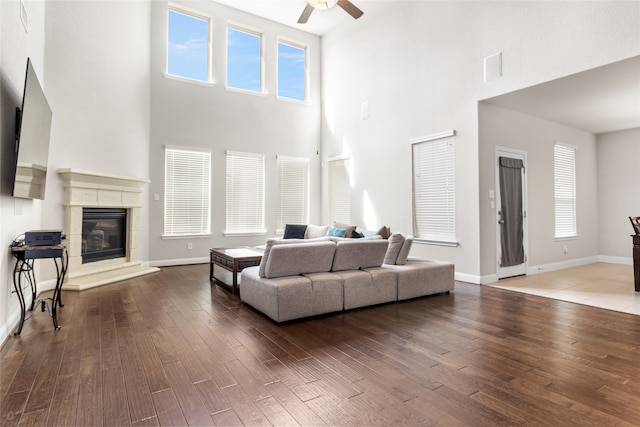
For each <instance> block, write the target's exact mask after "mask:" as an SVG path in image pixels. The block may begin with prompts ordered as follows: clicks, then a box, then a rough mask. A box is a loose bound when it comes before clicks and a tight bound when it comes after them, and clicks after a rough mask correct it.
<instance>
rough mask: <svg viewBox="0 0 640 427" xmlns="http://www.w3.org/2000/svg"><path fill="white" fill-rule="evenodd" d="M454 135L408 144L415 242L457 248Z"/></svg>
mask: <svg viewBox="0 0 640 427" xmlns="http://www.w3.org/2000/svg"><path fill="white" fill-rule="evenodd" d="M454 135H455V132H454V131H449V132H444V133H441V134H437V135H432V136H428V137H423V138H418V139H415V140H412V141H411V143H412V146H411V147H412V159H413V234H414V236H415V238H416V240H420V241H425V242H430V243H435V244H444V245H457V242H456V208H455V204H456V203H455V202H456V200H455V196H456V186H455V163H454V160H455V158H454V144H453V142H454V141H453V136H454Z"/></svg>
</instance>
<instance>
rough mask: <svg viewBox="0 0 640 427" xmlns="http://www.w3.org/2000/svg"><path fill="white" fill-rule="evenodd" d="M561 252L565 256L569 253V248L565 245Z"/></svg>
mask: <svg viewBox="0 0 640 427" xmlns="http://www.w3.org/2000/svg"><path fill="white" fill-rule="evenodd" d="M562 252H563V253H565V254H566V253H568V252H569V248H568V247H567V245H564V247H563V248H562Z"/></svg>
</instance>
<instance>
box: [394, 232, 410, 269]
mask: <svg viewBox="0 0 640 427" xmlns="http://www.w3.org/2000/svg"><path fill="white" fill-rule="evenodd" d="M412 244H413V237H411V236H409V237H407V238H405V239H404V243H403V244H402V249H400V252H398V258H397V259H396V264H397V265H405V264H406V263H407V258H409V251H411V245H412Z"/></svg>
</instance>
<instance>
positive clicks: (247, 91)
mask: <svg viewBox="0 0 640 427" xmlns="http://www.w3.org/2000/svg"><path fill="white" fill-rule="evenodd" d="M226 89H227V90H228V91H229V92H236V93H244V94H247V95H253V96H259V97H261V98H265V97H266V96H267V94H266V93H265V92H256V91H253V90H249V89H240V88H237V87H231V86H227V87H226Z"/></svg>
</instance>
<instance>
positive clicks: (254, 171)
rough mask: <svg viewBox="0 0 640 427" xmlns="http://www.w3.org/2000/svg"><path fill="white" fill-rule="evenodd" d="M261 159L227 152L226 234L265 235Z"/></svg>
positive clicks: (262, 163) (254, 155)
mask: <svg viewBox="0 0 640 427" xmlns="http://www.w3.org/2000/svg"><path fill="white" fill-rule="evenodd" d="M265 232H266V230H265V229H264V155H262V154H252V153H238V152H233V151H228V152H227V229H226V233H227V234H253V233H265Z"/></svg>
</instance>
